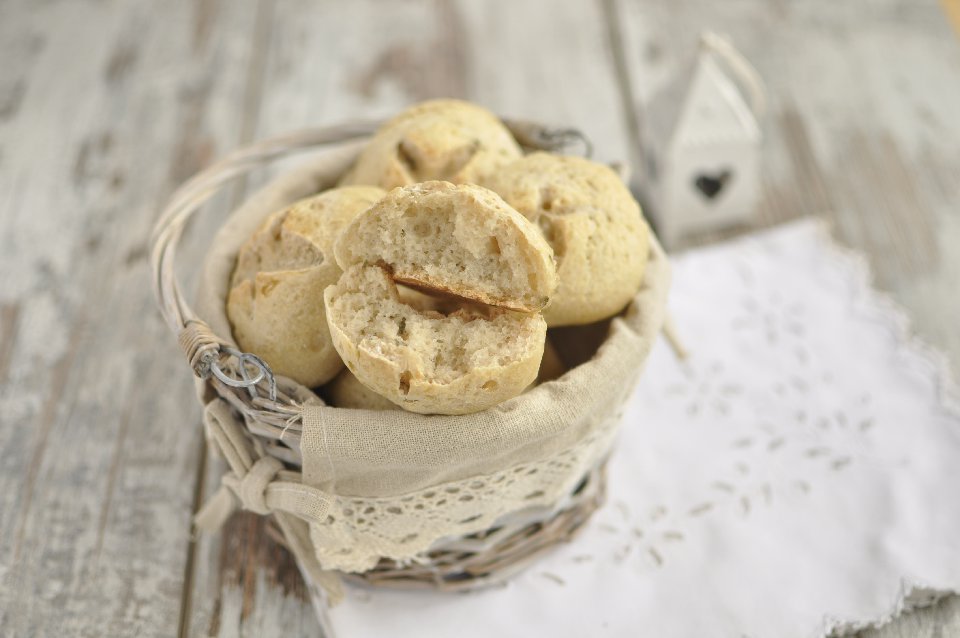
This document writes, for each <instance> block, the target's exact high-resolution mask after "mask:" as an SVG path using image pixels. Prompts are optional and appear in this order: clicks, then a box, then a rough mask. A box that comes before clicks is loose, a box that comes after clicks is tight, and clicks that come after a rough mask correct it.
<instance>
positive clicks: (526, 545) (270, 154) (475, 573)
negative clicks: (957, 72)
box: [151, 122, 668, 596]
mask: <svg viewBox="0 0 960 638" xmlns="http://www.w3.org/2000/svg"><path fill="white" fill-rule="evenodd" d="M507 124H508V126H509V128H510V130H511V132H512V133H513V134H514V136H515V137H516V138H517V140H518V142H520V144H521V146H523V147H524V148H525V149H527V150H546V151H557V150H559V149H561V148H563V147H565V146H567V145H568V144H571V143H573V142H577V141H580V142H585V140H584V139H583V138H582V136H580V135H579V134H578V133H576V132H574V131H570V130H556V129H550V128H546V127H543V126H540V125H537V124H531V123H524V122H507ZM375 125H376V123H361V124H354V125H344V126H338V127H331V128H325V129H318V130H311V131H304V132H300V133H296V134H291V135H288V136H284V137H278V138H274V139H270V140H266V141H264V142H261V143H258V144H256V145H253V146H250V147H248V148H245V149H241V150H238V151H236V152H234V153H232V154H230V155H229V156H227V157H226V158H225V159H223V160H222V161H220V162H218V163H216V164H215V165H213V166H211V167H209V168H208V169H206V170H204V171H203V172H201V173H200V174H198V175H197V176H195V177H194V178H192V179H191V180H189V181H188V182H187V183H185V184H184V185H183V186H182V187H181V188H180V189H179V190H178V191H177V192H176V193H175V194H174V196H173V197H172V199H171V201H170V203H169V204H168V206H167V208H166V209H165V210H164V212H163V213H162V215H161V217H160V220H159V221H158V223H157V226H156V228H155V231H154V234H153V250H152V255H151V259H152V265H153V273H154V281H153V284H154V287H155V292H156V295H157V299H158V301H159V304H160V308H161V311H162V313H163V316H164V318H165V320H166V321H167V323H168V325H169V326H170V328H171V329H172V330H173V332H174V333H175V334H176V335H177V339H178V341H179V344H180V346H181V348H182V350H183V352H184V354H185V355H186V357H187V360H188V362H189V364H190V367H191V368H192V370H193V372H194V374H195V375H196V377H197V379H198V388H199V391H200V392H199V394H200V397H201V401H202V402H203V403H204V404H205V405H206V414H205V424H206V426H207V435H208V440H209V441H210V442H211V447H212V448H213V449H214V450H215V451H217V452H219V453H220V454H221V455H222V456H223V457H224V458H225V459H226V460H227V462H228V464H229V466H230V470H231V472H230V474H228V475H227V476H226V477H225V478H224V487H223V488H221V491H220V492H219V493H218V494H217V495H216V496H215V497H214V499H213V500H212V502H211V503H209V504H208V505H207V506H206V507H205V508H204V509H203V510H202V511H201V512H200V513H199V514H198V518H197V524H198V526H199V527H201V528H215V527H217V526H218V525H219V524H220V523H222V522H223V520H224V519H225V518H226V516H227V515H228V514H229V513H230V512H231V511H233V510H234V509H235V508H236V507H237V506H242V507H244V508H246V509H250V510H253V511H256V512H258V513H261V514H265V515H271V516H273V518H274V520H275V522H276V524H277V526H278V528H279V531H280V533H281V535H282V537H283V539H284V542H285V544H286V545H287V547H288V548H289V549H290V550H291V551H292V552H293V554H294V555H295V557H296V558H297V561H298V564H299V565H300V568H301V570H302V571H303V572H304V574H305V576H307V578H308V580H309V581H312V582H313V583H321V584H323V585H324V587H325V588H327V590H328V591H330V592H332V593H333V594H334V596H336V595H337V594H336V591H337V588H338V582H339V581H338V579H336V578H331V576H330V572H329V571H328V570H327V569H325V568H326V567H327V566H326V565H321V563H320V562H319V561H318V559H317V554H318V552H317V551H316V550H317V548H316V547H315V546H314V541H315V538H316V537H314V538H313V539H312V538H311V526H310V525H308V523H311V524H320V523H319V522H321V521H323V520H325V519H327V520H329V519H332V516H330V512H331V511H332V510H331V509H330V507H331V504H330V501H331V500H337V499H338V497H337V496H336V493H334V494H333V495H332V496H331V495H330V494H328V493H326V492H321V491H318V490H316V489H313V488H309V487H307V486H305V485H304V483H305V481H304V474H303V473H301V461H302V457H301V453H300V446H301V442H302V441H301V438H302V437H304V436H305V428H304V409H305V406H316V405H318V403H319V399H318V398H317V397H316V395H314V394H313V393H312V392H311V391H310V390H309V389H307V388H304V387H302V386H299V385H298V384H296V383H294V382H292V381H290V380H287V379H284V378H279V377H274V375H273V374H272V373H271V371H270V369H269V367H268V366H267V365H266V364H265V363H264V362H263V361H261V360H260V359H259V358H257V357H256V356H254V355H251V354H248V353H242V352H239V351H238V350H237V349H236V348H235V347H234V346H233V345H232V339H231V338H230V336H229V335H226V334H222V335H217V334H215V333H214V331H213V330H212V329H211V328H210V326H209V325H208V324H207V323H205V322H204V321H203V320H201V319H200V318H199V317H198V316H197V314H196V313H195V312H194V311H193V310H192V309H191V307H190V306H189V305H188V304H187V302H186V301H185V299H184V298H183V295H182V294H181V291H180V289H179V287H178V284H177V281H176V278H175V275H174V262H175V256H176V248H177V244H178V242H179V239H180V237H181V234H182V233H183V231H184V228H185V226H186V223H187V221H188V220H189V218H190V217H191V216H192V215H193V214H194V213H195V212H196V211H197V210H199V209H200V207H201V206H202V205H203V204H204V203H205V202H206V201H207V200H208V199H209V198H210V197H212V196H213V195H214V194H215V193H216V192H217V191H218V190H219V189H220V188H221V187H222V186H223V185H224V184H225V183H227V182H228V181H230V180H232V179H234V178H237V177H240V176H243V175H245V174H246V173H247V172H249V171H250V170H252V169H254V168H258V167H261V166H263V165H264V164H266V163H267V162H269V161H271V160H274V159H277V158H280V157H283V156H287V155H290V154H292V153H295V152H298V151H305V150H311V149H316V148H317V147H324V146H328V147H335V148H332V150H331V151H330V152H339V153H341V154H343V153H346V154H347V155H348V156H351V157H352V156H353V155H355V154H356V152H357V149H358V148H359V146H358V144H357V142H358V141H359V140H362V139H363V138H365V137H367V136H369V135H370V133H371V131H372V130H373V129H374V128H375ZM586 147H587V149H589V144H586ZM588 152H589V151H588ZM334 177H335V176H334ZM295 195H296V196H303V193H297V194H295ZM651 250H652V251H653V254H654V256H656V257H657V259H658V260H659V261H658V268H659V269H660V270H659V271H658V272H659V275H658V276H657V277H654V278H653V281H652V282H651V281H647V282H645V287H646V290H645V291H642V292H643V294H642V295H640V296H638V300H636V301H635V302H634V304H632V305H631V306H630V307H628V309H627V310H626V311H625V315H629V316H631V317H632V319H630V320H628V321H626V322H625V323H629V324H630V326H633V328H634V331H635V332H639V333H642V334H640V337H641V340H640V341H635V342H633V341H632V342H631V343H638V344H641V345H638V346H634V347H636V348H638V349H639V350H640V351H638V352H636V353H634V355H635V356H634V358H633V359H632V361H633V362H634V363H635V364H642V362H643V360H644V359H645V358H646V354H647V350H648V348H649V342H651V341H652V340H653V336H654V335H655V334H656V333H658V332H659V331H660V329H661V328H662V323H663V305H664V299H665V295H666V288H667V286H668V276H667V275H666V274H665V273H667V272H668V268H667V266H666V260H665V258H664V256H663V253H662V251H661V250H660V248H659V246H658V245H657V243H656V241H655V240H654V241H653V247H652V249H651ZM648 279H649V277H648ZM638 317H639V319H638ZM618 321H621V320H620V319H617V320H615V321H614V323H615V324H616V323H617V322H618ZM631 321H632V323H630V322H631ZM636 326H640V327H639V328H636ZM614 327H615V328H617V326H614ZM221 331H222V327H221ZM611 332H614V331H613V330H612V331H611ZM621 332H623V331H622V330H621ZM608 350H609V349H608ZM602 356H606V357H610V356H613V355H612V353H610V352H607V353H606V354H603V355H602ZM602 356H600V357H599V358H602ZM635 367H636V368H637V371H636V374H628V375H626V378H623V379H616V380H610V381H609V383H615V384H618V386H619V387H618V388H616V392H614V393H613V394H611V395H610V396H611V397H616V398H615V399H613V398H612V399H611V401H619V402H620V404H621V405H622V403H623V402H624V401H625V400H626V398H627V396H629V393H630V390H631V388H632V385H633V383H634V381H635V378H636V376H637V375H638V374H639V367H640V365H636V366H635ZM550 383H553V382H550ZM582 391H583V392H588V391H589V388H585V389H582ZM608 402H609V401H608ZM619 408H620V406H616V410H615V411H616V412H619ZM324 409H325V410H328V411H329V410H332V408H324ZM351 412H353V411H351ZM330 414H331V413H329V412H328V413H327V417H326V418H328V419H330V418H333V419H336V418H337V416H336V414H337V413H336V412H333V413H332V414H333V416H330ZM344 414H345V412H344ZM368 414H369V415H371V418H377V416H376V413H368ZM384 414H385V413H384ZM616 416H619V414H617V415H616ZM390 418H393V419H397V418H399V419H404V418H409V419H414V418H417V419H424V418H429V417H423V416H422V415H412V414H408V413H393V414H391V416H390ZM612 418H613V417H612V416H611V419H612ZM613 430H615V427H613V428H610V436H609V437H608V438H606V439H603V440H601V441H600V443H598V444H597V445H599V447H598V448H597V449H598V450H599V452H595V453H594V454H593V456H592V457H591V459H592V460H591V462H590V464H589V466H588V467H586V468H585V470H584V471H580V473H579V474H578V476H577V480H576V481H573V482H571V483H569V484H568V486H567V489H565V490H564V491H563V493H562V496H561V498H559V499H557V498H554V499H553V500H552V501H551V502H549V503H546V504H545V503H536V504H535V506H531V507H522V508H516V509H515V510H514V511H510V512H506V513H504V514H503V515H501V516H499V517H498V518H497V519H496V520H495V521H494V522H493V523H492V524H491V525H487V526H485V527H484V528H483V529H480V530H476V529H472V530H468V532H466V533H463V534H452V535H447V536H445V537H444V538H441V539H436V540H435V541H434V542H432V543H431V544H430V546H429V548H427V549H426V550H425V551H421V552H418V553H417V555H416V556H415V558H414V559H409V558H403V559H396V558H390V557H381V558H380V560H379V561H378V562H377V563H376V565H375V566H374V567H372V568H370V569H366V570H365V571H362V572H361V573H353V574H350V575H349V578H350V579H351V580H355V581H361V582H365V583H368V584H373V585H384V586H395V587H430V588H440V589H464V588H473V587H478V586H481V585H484V584H488V583H494V582H499V581H502V580H503V579H504V578H506V577H507V576H509V575H510V574H512V573H513V572H515V571H516V570H518V569H520V568H522V567H523V566H524V565H526V564H528V563H529V561H530V560H532V559H533V558H534V557H535V556H536V555H538V554H539V553H540V552H541V551H543V550H545V549H547V548H549V547H550V546H552V545H554V544H556V543H558V542H561V541H566V540H568V539H570V538H571V537H572V536H573V535H574V534H575V533H576V532H577V531H578V530H579V529H580V528H581V526H582V525H583V523H584V522H585V521H586V520H587V519H588V518H589V517H590V515H591V514H592V512H593V511H594V510H595V509H596V508H597V507H598V506H599V505H600V503H601V502H602V499H603V494H604V465H605V462H606V458H607V453H608V451H609V448H610V440H611V439H612V431H613ZM503 469H504V471H506V470H507V469H509V468H506V467H505V468H503ZM531 473H532V472H531ZM287 492H290V493H293V492H296V497H295V498H294V499H289V498H286V499H284V498H281V496H282V495H283V494H284V493H287ZM356 496H357V495H356V494H351V495H350V498H353V497H356ZM355 502H359V501H355ZM339 511H342V510H338V512H339ZM348 511H349V510H348Z"/></svg>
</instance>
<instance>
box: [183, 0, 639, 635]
mask: <svg viewBox="0 0 960 638" xmlns="http://www.w3.org/2000/svg"><path fill="white" fill-rule="evenodd" d="M548 11H549V12H550V13H551V17H550V19H549V20H548V19H545V15H546V12H548ZM271 15H272V17H271V20H272V32H271V35H270V43H269V47H268V51H269V53H268V54H267V56H266V61H265V66H264V76H263V77H264V80H263V86H262V99H261V102H260V104H259V106H258V107H257V111H258V121H257V125H256V127H255V130H256V136H257V137H264V136H267V135H272V134H277V133H281V132H284V131H288V130H290V129H293V128H297V127H301V126H310V125H317V124H323V123H334V122H338V121H343V120H346V119H351V118H364V117H386V116H389V115H392V114H393V113H395V112H396V111H397V110H399V109H400V108H402V107H404V106H406V105H408V104H410V103H413V102H416V101H420V100H424V99H429V98H434V97H464V98H468V99H471V100H475V101H478V102H480V103H482V104H484V105H486V106H488V107H489V108H491V109H493V110H495V111H497V112H499V113H502V114H505V115H510V116H514V117H530V118H537V119H540V120H543V121H547V122H555V123H556V124H558V125H565V126H576V127H578V128H580V129H582V130H583V131H584V132H585V133H586V134H587V135H588V136H590V138H591V139H592V140H593V142H594V145H595V147H596V151H597V156H598V157H599V158H602V159H611V160H612V159H619V160H624V159H628V157H627V153H628V149H629V146H628V140H629V136H628V135H627V134H626V127H625V124H624V118H623V116H622V109H621V105H620V102H619V94H618V91H617V88H616V85H615V83H614V82H615V80H614V74H613V71H612V67H611V64H610V62H611V58H610V54H609V51H608V49H607V47H606V44H605V35H606V32H605V25H604V22H603V19H602V13H601V11H600V7H599V6H597V5H594V4H591V3H559V4H558V3H549V6H548V3H544V2H542V1H536V0H523V1H519V0H513V1H508V0H498V1H496V2H490V3H473V2H466V1H459V2H453V1H445V0H408V1H407V2H403V3H383V2H377V1H374V0H361V1H357V2H351V3H343V2H320V3H317V2H305V1H302V0H279V1H278V2H277V3H276V6H275V7H274V8H273V10H272V12H271ZM345 25H346V26H345ZM348 27H349V28H348ZM520 59H523V60H529V62H530V65H531V66H530V67H529V68H525V67H524V66H523V65H518V64H516V60H520ZM262 179H263V177H262V176H261V177H260V178H258V179H256V180H254V181H251V184H254V183H259V182H260V181H262ZM219 471H220V469H219V468H212V469H211V471H210V472H208V475H207V482H206V485H207V491H208V492H209V491H210V490H212V489H213V488H214V486H215V485H216V480H217V476H218V475H219ZM263 529H264V527H263V524H262V522H259V523H258V522H256V521H255V520H253V519H251V518H249V517H246V516H240V517H234V519H233V520H231V521H230V522H229V523H228V524H227V526H226V528H225V530H224V532H223V534H222V535H221V536H219V537H205V538H202V539H200V541H199V542H198V545H197V553H196V560H195V570H194V574H195V576H194V581H193V584H194V594H193V597H192V607H191V610H190V624H189V634H190V635H195V636H201V635H217V636H243V635H249V636H253V635H255V636H280V635H291V634H292V635H317V634H318V632H319V627H318V626H317V625H316V624H315V621H314V620H313V610H312V608H311V606H310V603H309V601H308V600H306V597H305V592H304V590H303V588H302V587H301V586H300V585H299V584H298V583H299V580H298V576H297V575H296V574H295V573H294V567H293V565H292V563H290V561H289V559H287V560H283V559H282V558H280V557H281V556H283V554H282V552H280V551H278V549H277V548H276V546H275V544H274V543H273V541H272V540H271V539H270V538H268V537H267V536H266V535H265V533H264V531H263ZM244 546H246V547H251V548H252V547H256V548H257V552H256V553H247V552H244V551H241V550H240V549H239V548H241V547H244ZM227 547H229V548H235V549H224V548H227ZM278 609H282V610H283V613H282V614H278Z"/></svg>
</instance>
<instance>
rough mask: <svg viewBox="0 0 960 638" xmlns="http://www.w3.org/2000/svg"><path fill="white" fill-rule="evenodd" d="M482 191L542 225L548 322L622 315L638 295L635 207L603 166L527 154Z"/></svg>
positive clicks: (642, 226) (642, 259)
mask: <svg viewBox="0 0 960 638" xmlns="http://www.w3.org/2000/svg"><path fill="white" fill-rule="evenodd" d="M484 185H485V186H487V187H488V188H490V189H492V190H494V191H496V192H497V193H499V194H500V195H501V196H502V197H503V199H504V200H505V201H506V202H507V203H508V204H510V206H512V207H513V208H515V209H516V210H518V211H519V212H520V213H521V214H523V215H524V216H525V217H526V218H527V219H529V220H531V221H532V222H534V223H535V224H537V226H538V227H539V228H540V230H541V232H542V233H543V236H544V238H546V240H547V242H548V243H549V244H550V246H551V247H552V248H553V252H554V255H555V258H556V262H557V273H558V275H559V278H560V283H559V285H558V287H557V290H556V293H555V294H554V295H553V299H552V301H551V303H550V305H549V307H547V308H545V309H544V311H543V314H544V317H545V318H546V320H547V325H549V326H551V327H554V326H566V325H580V324H586V323H592V322H594V321H599V320H601V319H604V318H606V317H609V316H611V315H614V314H616V313H618V312H620V311H621V310H622V309H623V307H624V306H626V305H627V303H628V302H629V301H630V300H631V299H632V298H633V297H634V295H636V293H637V290H639V288H640V283H641V281H642V280H643V272H644V269H645V267H646V263H647V257H648V254H649V241H650V237H649V232H650V231H649V228H648V227H647V224H646V222H645V221H644V219H643V216H642V214H641V212H640V206H639V205H638V204H637V202H636V201H635V200H634V198H633V196H632V195H631V194H630V191H629V190H628V189H627V187H626V186H625V185H624V184H623V182H622V181H621V180H620V178H619V177H618V176H617V174H616V173H615V172H614V171H613V170H612V169H610V168H609V167H607V166H605V165H603V164H598V163H596V162H592V161H590V160H587V159H583V158H579V157H564V156H559V155H551V154H548V153H533V154H530V155H528V156H526V157H524V158H523V159H520V160H517V161H515V162H513V163H511V164H508V165H506V166H503V167H501V168H500V169H499V170H497V171H496V172H495V173H494V174H493V175H492V176H491V177H490V179H488V180H487V181H486V182H485V184H484Z"/></svg>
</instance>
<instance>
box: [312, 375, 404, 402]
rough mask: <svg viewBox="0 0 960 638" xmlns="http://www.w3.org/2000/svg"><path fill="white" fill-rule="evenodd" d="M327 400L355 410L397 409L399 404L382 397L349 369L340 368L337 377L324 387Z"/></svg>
mask: <svg viewBox="0 0 960 638" xmlns="http://www.w3.org/2000/svg"><path fill="white" fill-rule="evenodd" d="M324 394H325V395H326V397H327V402H328V403H329V404H330V405H332V406H334V407H336V408H353V409H355V410H399V409H400V406H398V405H397V404H395V403H393V402H392V401H390V400H388V399H385V398H383V397H382V396H380V395H379V394H377V393H376V392H374V391H373V390H371V389H370V388H368V387H367V386H365V385H363V384H362V383H360V380H359V379H357V377H356V376H354V374H353V373H352V372H350V371H349V370H342V371H341V372H340V374H338V375H337V377H336V378H335V379H334V380H333V381H331V382H330V383H328V384H327V385H326V386H325V387H324Z"/></svg>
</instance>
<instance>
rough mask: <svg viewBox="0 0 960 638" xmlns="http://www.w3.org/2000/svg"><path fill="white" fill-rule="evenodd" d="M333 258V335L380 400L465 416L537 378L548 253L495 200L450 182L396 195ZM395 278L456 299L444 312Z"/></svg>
mask: <svg viewBox="0 0 960 638" xmlns="http://www.w3.org/2000/svg"><path fill="white" fill-rule="evenodd" d="M335 253H336V256H337V261H338V263H339V265H340V266H341V267H342V268H343V269H344V274H343V275H342V276H341V277H340V279H339V281H338V282H337V284H336V285H334V286H330V287H329V288H327V289H326V291H325V293H324V299H325V304H326V313H327V321H328V323H329V326H330V334H331V337H332V339H333V344H334V346H335V347H336V349H337V352H339V353H340V356H341V357H342V358H343V360H344V362H345V363H346V364H347V367H348V369H349V370H350V371H351V372H352V373H353V374H354V375H356V377H357V379H358V380H359V381H360V382H361V383H362V384H363V385H364V386H366V387H368V388H370V389H371V390H373V391H374V392H376V393H377V394H379V395H381V396H383V397H386V398H387V399H389V400H390V401H392V402H393V403H395V404H397V405H399V406H401V407H403V408H405V409H407V410H410V411H413V412H420V413H424V414H431V413H439V414H468V413H471V412H476V411H479V410H483V409H486V408H488V407H491V406H493V405H496V404H498V403H500V402H502V401H504V400H506V399H509V398H511V397H513V396H516V395H517V394H520V392H522V391H523V389H524V388H525V387H527V386H528V385H529V384H530V383H531V382H533V380H534V379H535V378H536V377H537V371H538V368H539V367H540V361H541V358H542V355H543V345H544V339H545V336H546V323H545V322H544V320H543V317H542V315H540V313H539V312H536V311H535V310H536V309H538V308H539V307H541V306H542V305H543V304H544V303H546V302H547V301H548V300H549V296H550V294H551V293H552V291H553V287H554V286H555V283H556V281H555V273H554V271H553V262H552V259H551V254H550V249H549V246H547V244H546V242H545V241H544V240H543V238H542V237H540V236H539V234H538V233H537V231H536V229H535V228H534V227H533V226H532V225H531V224H530V222H529V221H527V220H526V219H524V218H523V216H522V215H520V214H518V213H517V212H516V211H514V210H512V209H510V208H509V207H508V206H506V205H505V204H504V203H503V202H502V200H500V198H499V197H497V196H496V195H494V194H493V193H490V192H489V191H485V190H484V189H482V188H479V187H477V186H472V185H462V186H454V185H452V184H448V183H442V182H428V183H425V184H417V185H413V186H408V187H404V188H400V189H395V190H394V191H391V193H390V194H389V195H388V196H387V197H386V198H384V200H381V202H379V203H378V204H377V205H375V206H373V207H371V208H370V209H369V210H367V211H366V212H364V213H363V214H361V215H360V216H358V217H357V218H356V219H355V220H354V221H353V222H352V223H351V224H350V225H349V226H348V227H347V228H346V229H345V230H344V232H343V234H342V235H341V237H340V239H339V241H338V242H337V245H336V248H335ZM398 280H399V281H401V282H404V283H415V284H416V285H417V286H418V287H419V288H421V289H425V290H427V291H431V290H433V291H440V292H443V293H448V296H446V297H440V299H441V300H443V301H442V302H438V304H437V306H436V308H437V309H433V308H425V307H424V306H423V305H422V304H417V303H412V302H409V300H407V301H408V302H407V303H405V302H404V301H405V300H404V299H403V298H401V295H400V293H399V292H398V288H397V281H398ZM449 293H455V294H456V295H457V296H459V297H461V298H464V299H465V300H470V301H469V302H464V303H455V302H454V300H455V299H456V297H451V296H449ZM473 300H482V301H484V302H486V304H488V303H489V302H491V301H494V302H497V303H499V304H501V305H486V304H481V303H476V301H473ZM503 306H508V307H509V308H517V307H530V308H532V309H533V310H534V312H516V311H513V310H511V309H509V308H508V307H503Z"/></svg>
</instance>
